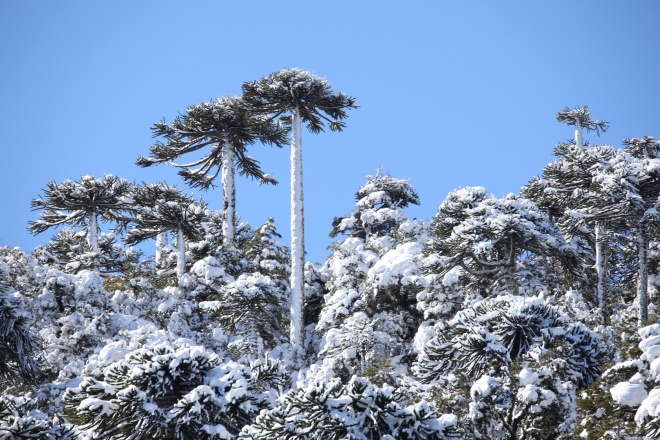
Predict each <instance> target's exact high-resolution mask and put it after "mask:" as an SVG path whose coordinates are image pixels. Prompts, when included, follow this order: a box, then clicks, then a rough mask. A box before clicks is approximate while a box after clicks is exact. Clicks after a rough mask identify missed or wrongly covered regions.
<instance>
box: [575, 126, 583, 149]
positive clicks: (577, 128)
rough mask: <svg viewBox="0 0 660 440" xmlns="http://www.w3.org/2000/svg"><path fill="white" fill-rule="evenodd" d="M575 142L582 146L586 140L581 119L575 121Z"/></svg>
mask: <svg viewBox="0 0 660 440" xmlns="http://www.w3.org/2000/svg"><path fill="white" fill-rule="evenodd" d="M575 144H576V145H577V146H578V147H580V148H582V146H583V144H584V141H583V140H582V126H581V125H580V122H579V121H575Z"/></svg>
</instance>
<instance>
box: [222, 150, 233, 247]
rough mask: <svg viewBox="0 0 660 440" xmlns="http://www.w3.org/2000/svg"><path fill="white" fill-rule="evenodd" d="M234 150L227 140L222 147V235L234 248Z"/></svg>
mask: <svg viewBox="0 0 660 440" xmlns="http://www.w3.org/2000/svg"><path fill="white" fill-rule="evenodd" d="M234 174H235V171H234V150H233V149H232V148H231V145H230V144H229V142H228V141H227V140H226V139H225V141H224V143H223V146H222V199H223V210H224V220H223V223H222V233H223V234H224V236H225V240H226V243H227V244H228V245H229V246H234V240H235V238H234V237H235V232H234V219H235V216H236V212H235V211H236V184H235V181H234Z"/></svg>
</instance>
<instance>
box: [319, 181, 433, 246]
mask: <svg viewBox="0 0 660 440" xmlns="http://www.w3.org/2000/svg"><path fill="white" fill-rule="evenodd" d="M366 177H367V183H365V184H364V185H363V186H362V187H361V188H360V189H359V190H358V191H357V192H356V193H355V200H356V201H357V203H356V204H355V208H354V209H353V212H352V213H351V214H350V215H349V216H346V217H335V219H334V220H333V221H332V226H333V229H332V232H330V236H331V237H335V236H336V235H337V234H343V235H348V236H352V237H360V238H363V239H366V238H368V237H369V236H371V235H376V236H381V237H382V236H385V235H387V234H389V233H391V232H392V231H393V230H394V229H396V228H397V227H398V226H399V225H400V224H401V223H403V222H404V221H405V220H407V217H406V215H405V213H404V212H403V208H406V207H407V206H408V205H409V204H414V205H419V204H420V201H419V196H418V195H417V191H415V189H414V188H413V187H412V185H411V184H410V182H409V181H408V180H406V179H397V178H394V177H391V176H389V175H388V174H384V173H382V172H381V170H380V169H379V170H378V171H377V172H376V174H374V175H367V176H366Z"/></svg>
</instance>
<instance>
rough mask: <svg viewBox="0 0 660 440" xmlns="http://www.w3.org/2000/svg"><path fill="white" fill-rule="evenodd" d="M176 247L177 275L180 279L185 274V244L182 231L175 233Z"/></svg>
mask: <svg viewBox="0 0 660 440" xmlns="http://www.w3.org/2000/svg"><path fill="white" fill-rule="evenodd" d="M176 247H177V249H178V250H179V259H178V260H177V266H176V268H177V275H178V276H179V278H181V277H182V276H183V275H184V274H185V273H186V244H185V242H184V241H183V229H181V228H179V229H178V230H177V231H176Z"/></svg>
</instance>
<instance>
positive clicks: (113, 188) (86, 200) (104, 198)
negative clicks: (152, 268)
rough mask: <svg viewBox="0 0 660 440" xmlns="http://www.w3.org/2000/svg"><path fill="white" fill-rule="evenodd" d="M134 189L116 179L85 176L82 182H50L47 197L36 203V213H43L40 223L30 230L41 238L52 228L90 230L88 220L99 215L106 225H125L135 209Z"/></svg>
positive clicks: (32, 226)
mask: <svg viewBox="0 0 660 440" xmlns="http://www.w3.org/2000/svg"><path fill="white" fill-rule="evenodd" d="M132 191H133V186H132V184H131V183H130V182H128V181H127V180H125V179H122V178H120V177H117V176H113V175H106V176H105V177H104V178H102V179H101V178H95V177H93V176H89V175H86V176H82V177H81V179H80V181H74V180H71V179H67V180H65V181H64V182H61V183H57V182H55V181H52V182H48V183H47V184H46V189H45V190H44V194H43V197H39V198H38V199H34V200H32V203H31V207H32V209H33V210H41V211H42V212H41V213H40V214H39V220H34V221H31V222H30V227H29V228H28V229H29V231H30V232H32V233H33V234H39V233H41V232H44V231H46V230H47V229H49V228H52V227H57V226H59V225H63V224H67V225H73V226H79V227H88V226H89V225H88V224H87V222H88V217H89V215H90V214H95V215H96V216H97V218H98V219H100V220H101V221H104V222H118V223H120V224H121V223H122V222H123V221H124V220H125V214H126V213H127V211H128V210H129V209H130V207H131V201H132V200H131V196H132Z"/></svg>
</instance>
